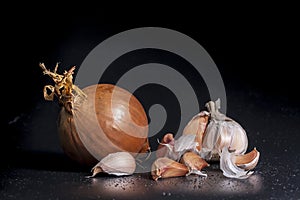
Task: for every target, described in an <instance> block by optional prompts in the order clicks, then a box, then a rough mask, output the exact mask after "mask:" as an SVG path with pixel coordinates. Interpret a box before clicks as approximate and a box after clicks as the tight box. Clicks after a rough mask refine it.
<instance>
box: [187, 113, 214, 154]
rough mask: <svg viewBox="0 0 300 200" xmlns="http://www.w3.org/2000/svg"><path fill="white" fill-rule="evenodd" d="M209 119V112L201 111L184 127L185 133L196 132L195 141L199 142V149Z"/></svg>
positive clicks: (198, 148)
mask: <svg viewBox="0 0 300 200" xmlns="http://www.w3.org/2000/svg"><path fill="white" fill-rule="evenodd" d="M208 120H209V112H207V111H201V112H200V113H198V114H197V115H195V116H194V117H193V118H192V119H191V120H190V121H189V123H188V124H187V125H186V126H185V128H184V129H183V133H182V134H183V135H188V134H195V135H196V138H195V141H196V142H198V144H199V145H198V147H197V150H198V151H200V149H201V148H202V139H203V137H204V134H205V130H206V127H207V123H208Z"/></svg>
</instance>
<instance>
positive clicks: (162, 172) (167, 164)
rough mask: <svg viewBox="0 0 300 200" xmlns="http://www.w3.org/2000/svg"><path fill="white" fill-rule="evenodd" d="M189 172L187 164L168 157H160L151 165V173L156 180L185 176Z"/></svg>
mask: <svg viewBox="0 0 300 200" xmlns="http://www.w3.org/2000/svg"><path fill="white" fill-rule="evenodd" d="M188 172H189V170H188V168H187V166H185V165H184V164H181V163H179V162H176V161H174V160H172V159H170V158H167V157H162V158H158V159H157V160H155V161H154V162H153V164H152V166H151V175H152V178H153V179H154V180H155V181H157V180H158V179H159V178H171V177H179V176H185V175H186V174H187V173H188Z"/></svg>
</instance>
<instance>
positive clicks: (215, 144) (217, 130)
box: [184, 99, 260, 178]
mask: <svg viewBox="0 0 300 200" xmlns="http://www.w3.org/2000/svg"><path fill="white" fill-rule="evenodd" d="M206 107H207V109H208V111H209V117H210V118H209V120H208V121H209V122H208V124H207V121H206V120H205V119H206V118H205V117H207V116H208V114H207V113H205V112H204V111H202V112H201V113H199V114H198V115H196V116H195V117H193V118H192V120H191V121H190V122H189V123H188V124H187V126H186V127H185V129H184V134H194V135H196V140H195V141H201V142H202V144H200V148H198V149H197V150H198V151H194V152H196V153H199V154H200V156H201V157H202V158H204V159H205V160H208V161H209V160H219V159H220V168H221V170H222V171H223V174H224V175H225V176H227V177H233V178H245V177H248V176H249V175H250V174H251V172H249V170H252V169H253V168H254V167H255V166H256V165H257V162H258V159H259V155H260V154H259V152H258V151H257V150H256V149H254V150H253V151H252V152H250V153H248V154H246V155H244V154H245V152H246V151H247V147H248V138H247V135H246V132H245V130H244V129H243V128H242V127H241V125H240V124H238V123H237V122H236V121H234V120H233V119H231V118H229V117H227V116H226V115H224V114H222V113H220V112H219V109H220V100H219V99H218V100H217V101H216V102H212V101H210V102H208V103H207V104H206ZM206 124H207V126H206V127H205V128H204V125H206ZM199 150H200V151H199Z"/></svg>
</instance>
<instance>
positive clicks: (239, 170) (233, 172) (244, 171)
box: [220, 147, 259, 179]
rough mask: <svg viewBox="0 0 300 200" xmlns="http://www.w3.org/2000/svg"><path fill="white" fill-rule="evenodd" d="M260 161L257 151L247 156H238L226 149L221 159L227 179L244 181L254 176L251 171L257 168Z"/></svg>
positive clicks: (222, 168)
mask: <svg viewBox="0 0 300 200" xmlns="http://www.w3.org/2000/svg"><path fill="white" fill-rule="evenodd" d="M258 159H259V152H258V151H257V150H256V149H254V150H253V151H252V152H250V153H248V154H246V155H236V154H235V153H234V152H229V151H228V148H225V147H224V148H223V149H222V154H221V157H220V168H221V170H222V171H223V174H224V176H226V177H229V178H238V179H244V178H248V177H249V176H250V175H251V174H253V171H250V170H251V169H253V168H254V167H255V166H256V164H257V162H258ZM239 162H241V163H239ZM243 162H247V163H243Z"/></svg>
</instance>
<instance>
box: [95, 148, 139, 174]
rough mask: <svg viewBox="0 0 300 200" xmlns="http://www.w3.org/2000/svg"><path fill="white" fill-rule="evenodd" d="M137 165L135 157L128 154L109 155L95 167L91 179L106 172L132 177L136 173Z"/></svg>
mask: <svg viewBox="0 0 300 200" xmlns="http://www.w3.org/2000/svg"><path fill="white" fill-rule="evenodd" d="M135 168H136V163H135V159H134V157H133V156H132V155H131V154H130V153H128V152H116V153H111V154H108V155H107V156H106V157H104V158H103V159H102V160H101V161H100V162H99V163H98V164H97V165H95V166H94V167H93V168H92V170H91V172H92V173H93V175H92V176H89V177H90V178H91V177H95V176H96V175H97V174H98V173H101V172H104V173H107V174H112V175H116V176H125V175H131V174H133V173H134V171H135Z"/></svg>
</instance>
